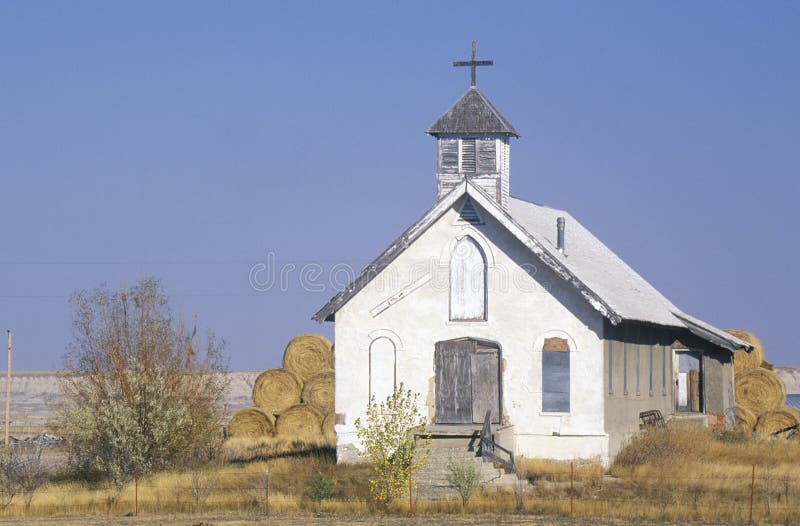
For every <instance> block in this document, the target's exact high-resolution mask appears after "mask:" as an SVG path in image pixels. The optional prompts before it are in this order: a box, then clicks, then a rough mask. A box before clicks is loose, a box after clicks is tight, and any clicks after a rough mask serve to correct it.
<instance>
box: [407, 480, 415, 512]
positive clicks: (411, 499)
mask: <svg viewBox="0 0 800 526" xmlns="http://www.w3.org/2000/svg"><path fill="white" fill-rule="evenodd" d="M411 475H412V472H411V470H410V469H409V470H408V513H409V515H411V514H413V513H414V497H413V496H412V492H411Z"/></svg>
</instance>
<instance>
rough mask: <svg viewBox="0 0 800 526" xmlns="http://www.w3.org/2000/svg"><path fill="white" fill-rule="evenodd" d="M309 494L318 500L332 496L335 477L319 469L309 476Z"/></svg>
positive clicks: (312, 498)
mask: <svg viewBox="0 0 800 526" xmlns="http://www.w3.org/2000/svg"><path fill="white" fill-rule="evenodd" d="M307 484H308V496H309V497H311V500H315V501H317V502H319V501H323V500H325V499H329V498H331V495H332V494H333V485H334V482H333V479H332V478H330V477H328V476H326V475H324V474H322V473H320V472H319V471H317V472H316V473H312V474H311V475H310V476H309V477H308V482H307Z"/></svg>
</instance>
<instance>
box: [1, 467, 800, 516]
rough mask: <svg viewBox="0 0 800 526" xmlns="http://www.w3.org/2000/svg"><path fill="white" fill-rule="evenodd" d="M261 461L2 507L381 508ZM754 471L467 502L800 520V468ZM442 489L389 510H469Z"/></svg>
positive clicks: (592, 482) (546, 480)
mask: <svg viewBox="0 0 800 526" xmlns="http://www.w3.org/2000/svg"><path fill="white" fill-rule="evenodd" d="M257 467H258V466H257V465H249V466H248V465H243V466H240V467H238V468H236V469H225V468H222V469H219V468H217V469H208V468H204V469H198V470H196V471H192V470H188V471H184V472H180V473H165V474H157V475H153V476H149V477H144V478H141V479H138V477H137V478H136V480H134V481H131V482H130V483H127V484H125V485H124V486H123V487H122V488H116V487H113V486H111V485H109V484H108V483H105V482H94V483H93V482H90V481H75V480H60V481H53V480H42V481H41V483H39V484H35V483H31V484H30V485H29V486H27V487H25V486H19V487H17V488H16V489H15V490H13V491H10V490H7V489H4V484H2V483H0V516H6V517H18V516H51V515H52V516H56V515H78V514H113V515H127V514H132V515H140V514H163V513H209V512H220V511H238V512H242V513H246V514H252V515H262V514H278V515H282V514H291V513H294V512H308V511H314V512H318V511H324V512H330V513H334V514H344V515H347V514H364V513H374V512H376V510H375V507H374V506H373V505H372V502H371V500H370V498H369V490H368V483H367V480H366V478H365V477H363V476H361V477H359V478H357V477H354V476H353V475H352V474H347V473H346V472H342V473H344V474H343V475H342V474H337V473H340V472H339V471H338V469H337V467H336V466H333V467H331V468H330V470H329V471H328V474H322V473H318V472H317V473H313V472H307V473H306V472H304V473H302V474H300V473H292V472H287V471H286V470H280V471H277V472H273V473H270V472H268V471H267V470H262V469H261V468H260V467H258V469H256V468H257ZM750 471H751V472H750V474H749V476H744V475H737V476H712V475H697V474H690V475H687V476H679V475H675V474H674V473H670V474H659V473H650V474H647V475H639V476H635V477H631V478H625V479H615V478H612V477H609V476H607V475H603V473H602V471H593V472H585V471H583V470H582V468H581V467H577V468H576V467H574V466H573V469H571V470H560V471H537V472H531V473H528V474H527V476H526V477H524V478H522V479H519V480H518V481H517V482H516V483H510V484H506V485H504V486H496V485H494V484H493V483H489V484H485V485H484V486H482V487H481V486H477V487H475V488H474V490H473V491H472V493H471V495H470V496H469V498H468V500H467V503H466V506H465V509H466V510H467V511H469V512H475V513H533V514H553V515H560V516H569V515H573V516H576V517H606V518H621V519H651V520H672V521H679V522H680V521H693V520H709V521H719V522H724V523H748V522H750V523H777V524H800V472H793V473H786V472H783V473H776V472H774V471H771V470H769V469H767V468H764V469H759V467H758V466H752V467H751V470H750ZM362 474H363V471H362ZM312 477H317V479H319V477H322V478H323V479H326V480H327V482H329V488H328V489H327V490H324V488H323V490H322V491H318V490H317V491H316V492H315V490H314V484H313V483H312V480H311V479H312ZM323 487H325V485H324V484H323ZM317 489H319V488H317ZM437 489H438V490H439V491H437V492H435V494H432V492H431V491H430V490H431V488H430V487H429V486H426V485H424V484H422V483H420V484H415V485H413V489H412V495H411V499H409V498H408V497H409V496H408V493H407V492H406V493H404V494H401V495H399V496H398V497H397V498H396V499H395V502H394V504H393V505H392V507H391V509H390V511H392V512H395V513H408V512H409V511H411V512H414V513H421V514H425V513H456V512H461V511H463V509H464V508H463V507H462V506H463V505H462V501H461V498H460V496H459V491H458V489H459V488H457V487H452V486H451V487H447V486H444V487H443V486H441V485H440V486H439V487H438V488H437Z"/></svg>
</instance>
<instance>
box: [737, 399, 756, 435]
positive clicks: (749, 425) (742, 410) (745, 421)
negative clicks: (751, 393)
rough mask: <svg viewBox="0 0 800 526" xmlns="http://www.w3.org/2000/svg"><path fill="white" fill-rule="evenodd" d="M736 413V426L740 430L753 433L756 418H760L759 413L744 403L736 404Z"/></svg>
mask: <svg viewBox="0 0 800 526" xmlns="http://www.w3.org/2000/svg"><path fill="white" fill-rule="evenodd" d="M734 411H735V413H736V427H737V429H739V430H740V431H744V432H745V433H751V432H752V431H753V428H755V427H756V420H758V415H756V414H755V413H754V412H752V411H750V410H749V409H747V408H746V407H745V406H743V405H742V404H736V407H735V410H734Z"/></svg>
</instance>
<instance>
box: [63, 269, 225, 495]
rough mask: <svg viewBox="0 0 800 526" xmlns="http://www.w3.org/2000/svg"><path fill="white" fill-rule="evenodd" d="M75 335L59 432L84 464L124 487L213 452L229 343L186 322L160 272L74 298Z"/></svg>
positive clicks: (67, 362)
mask: <svg viewBox="0 0 800 526" xmlns="http://www.w3.org/2000/svg"><path fill="white" fill-rule="evenodd" d="M72 304H73V307H74V314H73V331H74V340H73V342H72V344H71V345H70V347H69V350H68V352H67V354H66V356H65V359H64V368H65V369H66V371H67V374H65V375H64V376H62V378H61V388H62V391H63V392H64V394H65V395H66V403H65V404H63V405H62V406H61V407H59V408H58V409H57V413H56V415H57V416H56V419H57V420H56V422H55V426H54V427H55V428H56V432H57V433H59V434H61V435H62V436H64V437H66V438H67V444H68V445H69V448H70V454H71V460H72V462H73V463H74V464H76V466H77V467H79V468H82V469H86V470H93V471H99V472H101V473H106V474H107V475H108V476H109V478H110V479H111V481H112V482H113V483H114V485H115V486H116V487H117V489H120V488H122V486H123V484H125V483H126V482H128V481H130V480H131V479H132V478H133V477H134V476H135V474H137V473H138V475H140V476H141V475H145V474H147V473H149V472H152V471H154V470H158V469H163V468H167V467H170V466H173V465H175V464H176V463H180V462H181V461H183V460H184V459H187V458H197V457H198V456H200V455H202V454H205V453H207V451H208V450H209V449H210V448H213V447H214V445H215V444H216V443H217V442H218V441H220V440H221V437H220V436H219V435H220V433H219V429H220V428H221V426H222V424H223V418H224V415H223V412H222V410H221V407H222V396H223V394H224V392H225V389H226V388H227V378H226V376H225V375H224V374H223V373H224V372H225V370H224V367H223V365H222V361H221V360H222V359H221V351H222V347H223V346H222V344H220V343H217V342H216V341H215V339H214V338H213V336H212V335H208V337H207V339H206V342H205V345H203V344H202V343H201V342H200V339H199V338H198V337H197V329H196V327H195V328H193V329H192V330H191V331H189V330H187V327H186V326H185V324H184V322H183V320H182V319H180V318H176V317H175V316H174V315H173V314H172V311H171V310H170V308H169V306H168V303H167V298H166V296H165V294H164V292H163V290H162V289H161V285H160V283H159V282H158V280H156V279H152V278H150V279H144V280H142V281H140V282H139V283H138V284H137V285H136V286H134V287H132V288H131V289H129V290H123V291H120V292H118V293H114V292H111V291H109V290H108V289H107V288H106V287H101V288H98V289H96V290H94V291H91V292H79V293H76V294H75V295H74V296H73V298H72Z"/></svg>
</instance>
